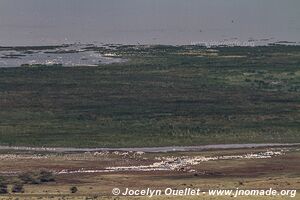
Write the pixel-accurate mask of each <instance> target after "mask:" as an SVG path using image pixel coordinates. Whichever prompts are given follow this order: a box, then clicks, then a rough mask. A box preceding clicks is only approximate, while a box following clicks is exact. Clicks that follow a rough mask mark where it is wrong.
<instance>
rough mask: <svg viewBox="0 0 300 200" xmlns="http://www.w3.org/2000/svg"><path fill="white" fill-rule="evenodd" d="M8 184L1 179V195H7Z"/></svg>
mask: <svg viewBox="0 0 300 200" xmlns="http://www.w3.org/2000/svg"><path fill="white" fill-rule="evenodd" d="M7 193H8V190H7V183H6V182H5V181H4V179H3V178H2V177H0V194H7Z"/></svg>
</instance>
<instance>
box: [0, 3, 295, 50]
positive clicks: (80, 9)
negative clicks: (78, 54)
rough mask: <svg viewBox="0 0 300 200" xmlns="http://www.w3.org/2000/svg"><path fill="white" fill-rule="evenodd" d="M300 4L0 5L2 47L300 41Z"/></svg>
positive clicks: (0, 43)
mask: <svg viewBox="0 0 300 200" xmlns="http://www.w3.org/2000/svg"><path fill="white" fill-rule="evenodd" d="M299 10H300V1H299V0H0V46H1V45H8V46H11V45H45V44H62V43H75V42H81V43H94V44H98V43H99V44H100V43H122V44H127V43H131V44H138V43H148V44H149V43H150V44H157V43H161V44H190V43H191V42H205V41H226V40H239V41H249V40H250V41H252V40H253V41H257V42H259V41H268V42H269V41H270V42H274V41H282V40H285V41H293V42H299V41H300V20H299V19H300V12H299Z"/></svg>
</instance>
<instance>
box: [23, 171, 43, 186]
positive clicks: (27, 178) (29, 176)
mask: <svg viewBox="0 0 300 200" xmlns="http://www.w3.org/2000/svg"><path fill="white" fill-rule="evenodd" d="M19 179H20V180H21V181H23V183H27V184H39V183H40V180H39V177H38V175H37V174H35V173H33V172H25V173H23V174H20V175H19Z"/></svg>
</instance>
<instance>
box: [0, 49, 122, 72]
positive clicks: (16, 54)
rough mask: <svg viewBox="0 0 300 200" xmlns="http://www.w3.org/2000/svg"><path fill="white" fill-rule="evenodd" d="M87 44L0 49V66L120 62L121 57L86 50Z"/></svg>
mask: <svg viewBox="0 0 300 200" xmlns="http://www.w3.org/2000/svg"><path fill="white" fill-rule="evenodd" d="M86 47H90V46H87V45H75V44H73V45H67V46H62V47H57V48H53V47H49V49H47V48H46V49H43V50H32V49H30V48H31V47H27V48H25V50H20V49H18V48H17V49H14V48H12V49H8V50H0V68H1V67H20V66H24V67H30V66H38V65H46V66H54V65H56V66H57V65H59V66H65V67H76V66H98V65H100V64H110V63H116V62H122V61H123V60H122V59H121V58H117V57H109V56H105V55H102V54H100V53H99V52H97V51H93V50H87V49H86Z"/></svg>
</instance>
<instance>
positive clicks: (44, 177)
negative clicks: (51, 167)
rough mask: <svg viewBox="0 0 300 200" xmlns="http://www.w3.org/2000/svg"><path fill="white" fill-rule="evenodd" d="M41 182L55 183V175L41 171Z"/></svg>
mask: <svg viewBox="0 0 300 200" xmlns="http://www.w3.org/2000/svg"><path fill="white" fill-rule="evenodd" d="M39 178H40V181H41V182H52V181H54V175H53V173H52V172H49V171H45V170H43V171H41V172H40V175H39Z"/></svg>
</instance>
